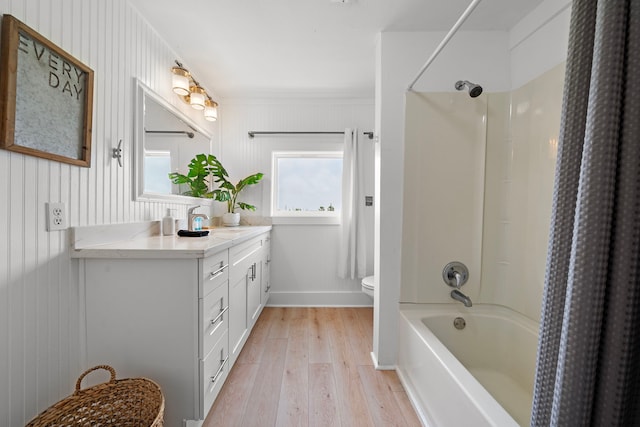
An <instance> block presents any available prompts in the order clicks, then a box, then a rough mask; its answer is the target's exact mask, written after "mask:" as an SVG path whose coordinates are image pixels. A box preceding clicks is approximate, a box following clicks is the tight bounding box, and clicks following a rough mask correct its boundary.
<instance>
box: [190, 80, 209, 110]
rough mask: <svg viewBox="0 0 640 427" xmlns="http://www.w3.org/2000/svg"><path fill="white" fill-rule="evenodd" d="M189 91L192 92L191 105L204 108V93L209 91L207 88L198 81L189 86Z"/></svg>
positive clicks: (200, 108)
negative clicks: (202, 86) (206, 90)
mask: <svg viewBox="0 0 640 427" xmlns="http://www.w3.org/2000/svg"><path fill="white" fill-rule="evenodd" d="M189 91H190V92H191V94H190V95H189V104H191V106H192V107H193V108H194V109H195V110H204V100H205V97H204V95H205V94H206V93H207V92H205V90H204V89H202V88H201V87H200V85H199V84H198V83H196V84H195V85H193V86H191V87H190V88H189Z"/></svg>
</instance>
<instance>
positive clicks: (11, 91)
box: [0, 15, 93, 167]
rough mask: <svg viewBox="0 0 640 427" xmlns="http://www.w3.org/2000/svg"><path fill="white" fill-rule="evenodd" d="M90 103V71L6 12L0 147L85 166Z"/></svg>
mask: <svg viewBox="0 0 640 427" xmlns="http://www.w3.org/2000/svg"><path fill="white" fill-rule="evenodd" d="M92 108H93V71H92V70H91V69H90V68H89V67H87V66H85V65H84V64H82V63H81V62H80V61H78V60H77V59H75V58H74V57H73V56H71V55H70V54H68V53H67V52H65V51H64V50H62V49H60V48H59V47H58V46H56V45H54V44H53V43H51V42H50V41H49V40H47V39H45V38H44V37H42V36H41V35H40V34H38V33H37V32H36V31H34V30H33V29H31V28H29V27H28V26H27V25H25V24H24V23H22V22H20V21H18V20H17V19H16V18H14V17H13V16H11V15H4V16H3V17H2V40H1V44H0V148H4V149H7V150H11V151H16V152H19V153H23V154H28V155H32V156H38V157H43V158H45V159H51V160H57V161H59V162H65V163H71V164H74V165H78V166H85V167H89V166H90V163H91V119H92Z"/></svg>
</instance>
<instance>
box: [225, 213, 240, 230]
mask: <svg viewBox="0 0 640 427" xmlns="http://www.w3.org/2000/svg"><path fill="white" fill-rule="evenodd" d="M239 224H240V214H239V213H229V212H227V213H225V214H222V225H224V226H225V227H236V226H238V225H239Z"/></svg>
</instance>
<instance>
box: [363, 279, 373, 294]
mask: <svg viewBox="0 0 640 427" xmlns="http://www.w3.org/2000/svg"><path fill="white" fill-rule="evenodd" d="M374 289H375V284H374V281H373V276H367V277H365V278H364V279H362V292H364V293H365V294H367V295H369V296H370V297H371V298H373V293H374Z"/></svg>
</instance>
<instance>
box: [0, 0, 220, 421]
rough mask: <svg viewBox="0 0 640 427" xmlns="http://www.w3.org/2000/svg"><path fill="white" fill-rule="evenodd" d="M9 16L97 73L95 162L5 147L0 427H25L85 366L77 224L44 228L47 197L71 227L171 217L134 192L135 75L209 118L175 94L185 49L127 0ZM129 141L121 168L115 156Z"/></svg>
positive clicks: (72, 1) (21, 10)
mask: <svg viewBox="0 0 640 427" xmlns="http://www.w3.org/2000/svg"><path fill="white" fill-rule="evenodd" d="M0 13H2V14H11V15H13V16H15V17H16V18H18V19H19V20H21V21H23V22H24V23H26V24H27V25H29V26H30V27H32V28H34V29H35V30H36V31H38V32H39V33H41V34H42V35H43V36H44V37H46V38H48V39H49V40H51V41H52V42H53V43H55V44H56V45H58V46H60V47H61V48H62V49H64V50H66V51H67V52H69V53H71V54H72V55H73V56H75V57H76V58H78V59H79V60H80V61H82V62H84V63H85V64H87V65H88V66H89V67H91V68H92V69H93V70H94V72H95V86H94V107H93V135H92V153H91V154H92V156H91V167H90V168H82V167H77V166H71V165H67V164H62V163H57V162H53V161H49V160H44V159H38V158H35V157H30V156H25V155H22V154H16V153H11V152H9V151H5V150H0V425H1V426H21V425H24V424H25V423H26V422H27V421H28V420H29V419H30V418H32V417H33V416H35V415H36V414H37V413H38V412H40V411H42V410H44V409H46V408H47V407H48V406H49V405H51V404H52V403H54V402H56V401H57V400H59V399H60V398H62V397H64V396H66V395H68V394H70V393H71V392H72V391H73V386H74V382H75V379H76V378H77V377H78V375H79V374H80V373H81V372H82V370H83V369H84V368H85V366H83V361H82V357H81V355H82V354H83V353H82V342H83V340H82V337H81V335H80V333H81V330H82V329H81V324H82V323H83V319H81V318H80V314H79V313H80V306H81V294H80V289H79V287H78V263H77V262H76V261H73V260H71V259H70V256H69V235H68V231H59V232H47V231H46V230H45V203H46V202H63V203H64V204H65V205H66V208H67V215H68V219H69V225H70V226H84V225H95V224H109V223H123V222H135V221H142V220H153V219H159V218H160V217H161V216H162V214H163V212H164V209H165V208H166V207H168V206H169V205H167V204H160V203H148V202H147V203H138V202H133V201H132V146H131V144H132V136H133V88H134V78H135V77H138V78H140V79H141V80H142V81H143V82H144V83H145V84H146V85H148V86H149V87H151V88H152V89H154V90H155V91H156V92H158V93H159V94H161V95H162V96H163V97H165V98H166V99H168V100H170V102H172V103H173V104H174V105H176V106H177V107H178V108H180V109H182V110H183V111H184V112H185V113H186V114H189V115H191V116H192V118H194V119H195V120H197V121H198V122H199V123H201V122H203V121H201V119H199V118H198V117H197V116H194V115H193V113H191V112H190V111H189V109H187V108H186V107H185V106H183V105H181V101H179V100H177V98H176V97H175V96H173V95H172V94H171V90H170V73H169V68H170V67H171V65H172V62H173V60H174V59H175V58H176V54H175V53H174V52H172V51H171V49H170V48H169V47H168V46H167V44H166V43H165V42H164V41H163V40H162V39H161V38H160V37H159V36H158V34H156V33H155V31H154V30H153V29H152V28H150V26H149V25H148V24H147V23H146V21H144V19H142V18H141V17H140V16H139V15H138V13H137V12H136V11H135V10H134V9H132V8H131V6H130V5H129V4H128V3H127V1H126V0H113V1H99V0H65V1H62V0H51V1H38V0H0ZM204 83H206V82H204ZM202 125H203V126H207V125H206V123H202ZM210 129H212V128H210ZM212 132H215V128H213V129H212ZM214 134H215V133H214ZM119 139H122V140H123V141H124V150H123V151H124V167H123V168H119V167H118V166H117V164H116V163H115V160H114V159H112V158H111V149H112V148H113V147H115V146H116V144H117V142H118V140H119ZM216 143H217V141H216ZM171 207H173V208H176V209H178V212H179V214H180V215H184V214H185V207H184V205H171Z"/></svg>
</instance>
